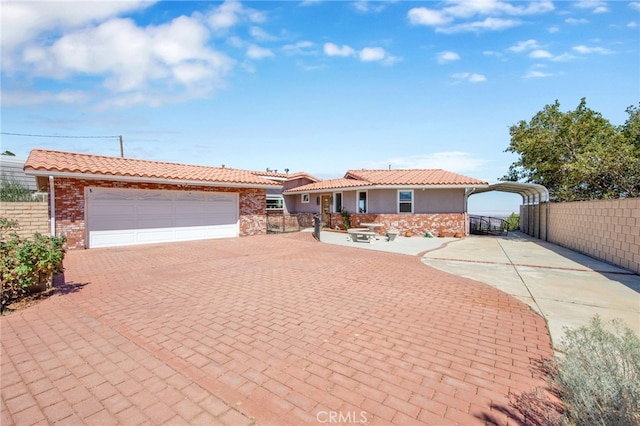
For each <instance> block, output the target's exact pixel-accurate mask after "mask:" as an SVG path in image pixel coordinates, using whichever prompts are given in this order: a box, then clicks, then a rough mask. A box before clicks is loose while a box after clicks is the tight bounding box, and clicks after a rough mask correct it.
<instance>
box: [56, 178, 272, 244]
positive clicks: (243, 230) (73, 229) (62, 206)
mask: <svg viewBox="0 0 640 426" xmlns="http://www.w3.org/2000/svg"><path fill="white" fill-rule="evenodd" d="M54 186H55V209H56V235H64V236H65V237H67V247H68V248H69V249H83V248H85V247H86V242H85V205H84V204H85V195H84V191H85V188H86V187H90V186H91V187H101V188H127V189H150V190H172V191H179V190H185V188H183V187H180V186H177V185H169V184H157V183H144V182H140V183H137V182H119V181H107V180H89V179H69V178H56V179H55V182H54ZM188 190H189V191H205V192H237V193H238V194H239V204H240V206H239V213H240V236H247V235H256V234H265V233H266V232H267V225H266V215H265V211H266V192H265V190H264V189H251V188H226V187H209V186H189V187H188Z"/></svg>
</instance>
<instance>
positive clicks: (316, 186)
mask: <svg viewBox="0 0 640 426" xmlns="http://www.w3.org/2000/svg"><path fill="white" fill-rule="evenodd" d="M486 185H488V183H487V182H484V181H481V180H479V179H474V178H471V177H468V176H463V175H459V174H457V173H452V172H448V171H446V170H442V169H391V170H349V171H348V172H347V173H346V174H345V175H344V177H343V178H340V179H330V180H325V181H320V182H315V183H311V184H308V185H304V186H299V187H297V188H293V189H289V190H287V191H285V192H286V193H291V192H311V191H313V192H318V191H324V190H333V189H344V188H367V187H381V186H384V187H411V186H415V187H429V186H447V187H468V186H486Z"/></svg>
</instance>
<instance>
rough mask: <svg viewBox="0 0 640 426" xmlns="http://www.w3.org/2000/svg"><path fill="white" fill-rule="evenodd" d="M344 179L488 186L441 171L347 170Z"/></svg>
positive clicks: (407, 183) (378, 183)
mask: <svg viewBox="0 0 640 426" xmlns="http://www.w3.org/2000/svg"><path fill="white" fill-rule="evenodd" d="M345 177H346V178H353V179H360V180H366V181H369V182H371V183H372V184H374V185H461V186H464V185H488V183H487V182H484V181H481V180H479V179H474V178H471V177H468V176H463V175H459V174H457V173H453V172H448V171H446V170H442V169H388V170H387V169H383V170H349V171H348V172H347V173H346V175H345Z"/></svg>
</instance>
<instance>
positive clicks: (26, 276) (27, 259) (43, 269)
mask: <svg viewBox="0 0 640 426" xmlns="http://www.w3.org/2000/svg"><path fill="white" fill-rule="evenodd" d="M16 226H17V224H16V222H14V221H10V220H7V219H4V218H0V231H1V232H0V278H2V305H1V310H2V311H4V309H5V308H6V307H7V306H8V305H9V304H11V303H13V302H14V301H16V300H19V299H20V298H22V297H24V296H25V295H27V294H28V293H29V292H31V291H32V290H33V288H34V287H35V286H37V285H38V284H41V283H43V282H47V283H48V285H50V283H51V278H52V277H53V274H56V273H59V272H62V260H63V258H64V248H63V245H64V243H65V238H64V237H45V236H43V235H40V234H34V235H33V238H32V239H23V238H20V237H19V236H18V235H17V234H16V233H15V232H11V231H12V230H14V229H15V228H16Z"/></svg>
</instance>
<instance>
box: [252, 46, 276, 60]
mask: <svg viewBox="0 0 640 426" xmlns="http://www.w3.org/2000/svg"><path fill="white" fill-rule="evenodd" d="M273 56H275V55H274V54H273V52H272V51H271V50H269V49H265V48H264V47H260V46H256V45H255V44H252V45H250V46H249V47H248V48H247V58H249V59H264V58H270V57H273Z"/></svg>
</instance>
